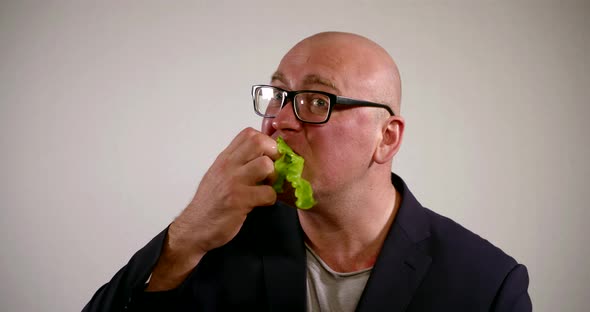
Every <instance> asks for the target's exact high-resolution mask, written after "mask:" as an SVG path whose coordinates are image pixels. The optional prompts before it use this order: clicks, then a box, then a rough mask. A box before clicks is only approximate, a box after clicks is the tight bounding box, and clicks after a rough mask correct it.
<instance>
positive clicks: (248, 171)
mask: <svg viewBox="0 0 590 312" xmlns="http://www.w3.org/2000/svg"><path fill="white" fill-rule="evenodd" d="M274 172H275V167H274V162H273V161H272V159H270V158H269V157H268V156H260V157H257V158H255V159H253V160H251V161H250V162H248V163H247V164H245V165H243V166H241V167H240V168H239V169H238V172H237V175H238V176H239V179H240V181H242V182H243V183H245V184H247V185H256V184H258V182H261V181H264V180H266V179H269V178H271V177H272V176H273V174H274Z"/></svg>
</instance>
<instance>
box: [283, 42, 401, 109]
mask: <svg viewBox="0 0 590 312" xmlns="http://www.w3.org/2000/svg"><path fill="white" fill-rule="evenodd" d="M298 65H299V66H300V67H302V68H303V67H309V65H314V66H313V67H314V69H316V72H314V73H301V75H302V76H301V77H298V78H299V81H304V82H305V81H310V80H314V81H315V82H317V83H319V84H325V85H326V86H327V87H328V88H332V89H333V90H331V91H335V92H337V93H339V95H343V96H347V97H355V98H360V99H364V100H369V101H373V102H378V103H384V104H387V105H389V106H390V107H391V108H392V109H393V111H394V112H395V113H396V115H399V112H400V100H401V82H400V76H399V71H398V69H397V66H396V64H395V62H394V61H393V59H392V58H391V56H390V55H389V54H388V53H387V51H385V49H383V48H382V47H381V46H379V45H378V44H377V43H375V42H373V41H371V40H370V39H368V38H365V37H362V36H359V35H356V34H351V33H343V32H322V33H319V34H315V35H313V36H310V37H308V38H305V39H303V40H302V41H300V42H299V43H297V44H296V45H295V46H294V47H293V48H292V49H291V50H290V51H289V52H287V54H286V55H285V56H284V57H283V59H282V61H281V64H280V65H279V69H278V70H277V72H276V73H275V75H273V80H275V79H280V80H286V78H285V77H284V76H283V75H282V72H281V68H282V67H286V66H289V67H290V68H296V67H297V66H298ZM303 65H308V66H303ZM282 82H283V83H285V84H290V85H292V84H293V83H294V82H293V81H282ZM294 89H301V87H299V88H296V87H294Z"/></svg>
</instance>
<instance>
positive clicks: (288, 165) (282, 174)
mask: <svg viewBox="0 0 590 312" xmlns="http://www.w3.org/2000/svg"><path fill="white" fill-rule="evenodd" d="M277 149H278V152H279V154H280V155H281V157H280V158H279V159H277V160H275V170H276V172H277V175H278V177H277V180H276V181H275V183H273V185H272V187H273V189H274V190H275V191H276V192H277V193H282V192H283V184H284V183H285V180H287V181H288V182H290V183H291V186H292V187H293V189H294V190H295V197H296V198H297V200H296V201H295V206H297V208H299V209H309V208H311V207H313V205H315V203H316V202H315V200H314V199H313V190H312V189H311V184H310V183H309V182H308V181H307V180H305V179H304V178H302V177H301V173H302V172H303V163H304V160H303V157H301V156H299V155H297V154H295V152H293V150H292V149H291V148H290V147H289V145H287V143H285V140H283V138H281V137H278V138H277Z"/></svg>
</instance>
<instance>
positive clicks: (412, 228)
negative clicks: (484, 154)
mask: <svg viewBox="0 0 590 312" xmlns="http://www.w3.org/2000/svg"><path fill="white" fill-rule="evenodd" d="M391 180H392V183H393V185H394V186H395V188H396V190H398V192H399V193H400V194H401V196H402V200H401V204H400V207H399V209H398V212H397V215H396V217H395V220H394V222H393V224H392V226H391V228H390V230H389V234H388V235H387V238H386V239H385V242H384V243H383V248H382V249H381V252H380V253H379V256H378V258H377V261H376V263H375V266H374V267H373V271H372V273H371V277H369V280H368V281H367V286H366V287H365V290H364V292H363V295H362V296H361V299H360V301H359V304H358V306H357V311H380V310H384V309H385V308H386V309H387V311H404V310H405V309H406V307H407V305H408V304H409V303H410V301H411V299H412V296H413V295H414V292H415V291H416V289H417V288H418V286H419V285H420V282H421V281H422V279H423V278H424V276H425V274H426V272H427V271H428V268H429V267H430V263H431V262H432V258H431V257H430V256H429V255H428V254H427V253H426V252H425V251H423V250H421V249H420V248H419V245H418V243H420V242H422V241H424V240H425V239H428V237H430V232H429V225H428V217H427V216H426V215H425V211H424V208H423V207H422V205H420V203H419V202H418V201H417V200H416V198H415V197H414V195H412V193H411V192H410V190H409V189H408V187H407V185H406V184H405V183H404V181H403V180H402V179H401V178H400V177H399V176H397V175H395V174H392V175H391Z"/></svg>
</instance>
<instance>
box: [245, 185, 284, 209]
mask: <svg viewBox="0 0 590 312" xmlns="http://www.w3.org/2000/svg"><path fill="white" fill-rule="evenodd" d="M245 200H246V201H247V203H248V205H249V206H250V207H258V206H270V205H273V204H274V203H275V202H276V201H277V193H276V192H275V191H274V190H273V188H272V187H271V186H269V185H257V186H250V187H248V196H246V198H245Z"/></svg>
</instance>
